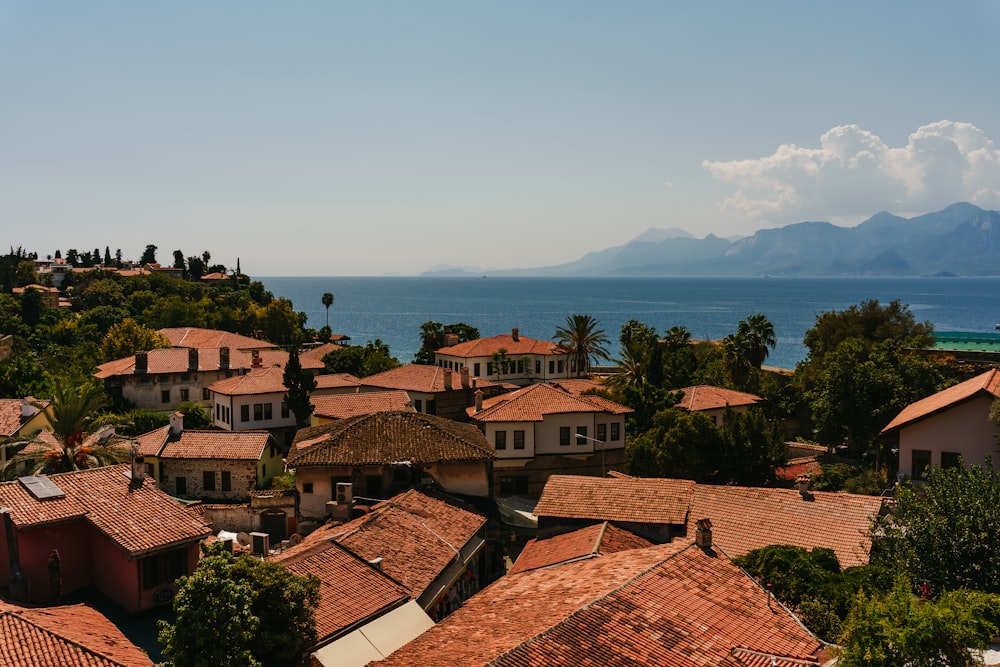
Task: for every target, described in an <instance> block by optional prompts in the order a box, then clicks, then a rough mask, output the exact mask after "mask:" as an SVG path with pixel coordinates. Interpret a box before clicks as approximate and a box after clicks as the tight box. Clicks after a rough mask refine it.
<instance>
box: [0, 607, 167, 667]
mask: <svg viewBox="0 0 1000 667" xmlns="http://www.w3.org/2000/svg"><path fill="white" fill-rule="evenodd" d="M0 664H3V665H5V666H7V667H64V666H65V665H74V666H82V667H152V666H153V661H152V660H150V659H149V656H147V655H146V654H145V653H144V652H143V651H142V650H141V649H139V648H138V647H137V646H135V645H134V644H133V643H132V642H131V641H129V639H128V638H127V637H126V636H125V635H124V634H122V632H121V630H119V629H118V628H117V627H116V626H115V625H114V623H112V622H111V621H109V620H108V619H107V618H106V617H105V616H104V615H103V614H101V613H100V612H98V611H97V610H95V609H91V608H90V607H87V606H86V605H82V604H79V605H64V606H58V607H33V608H27V607H19V606H16V605H11V604H6V603H3V602H0Z"/></svg>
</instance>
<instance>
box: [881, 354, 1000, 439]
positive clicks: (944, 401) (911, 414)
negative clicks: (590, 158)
mask: <svg viewBox="0 0 1000 667" xmlns="http://www.w3.org/2000/svg"><path fill="white" fill-rule="evenodd" d="M979 395H984V396H989V397H991V398H1000V370H997V369H995V368H994V369H991V370H988V371H986V372H985V373H981V374H980V375H977V376H976V377H974V378H972V379H970V380H966V381H965V382H960V383H959V384H956V385H954V386H952V387H948V388H947V389H944V390H943V391H939V392H938V393H936V394H931V395H930V396H928V397H927V398H922V399H920V400H919V401H917V402H916V403H910V404H909V405H908V406H906V407H905V408H903V411H902V412H900V413H899V414H898V415H896V418H895V419H893V420H892V421H891V422H889V424H888V425H887V426H886V427H885V428H884V429H882V433H886V432H887V431H891V430H893V429H896V428H901V427H903V426H907V425H909V424H912V423H913V422H915V421H919V420H921V419H924V418H926V417H930V416H931V415H933V414H937V413H938V412H941V411H942V410H945V409H947V408H950V407H952V406H953V405H956V404H958V403H963V402H965V401H967V400H969V399H971V398H974V397H975V396H979Z"/></svg>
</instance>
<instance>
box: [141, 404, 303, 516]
mask: <svg viewBox="0 0 1000 667" xmlns="http://www.w3.org/2000/svg"><path fill="white" fill-rule="evenodd" d="M137 440H138V441H139V454H140V455H142V457H143V461H144V463H145V465H146V471H147V474H149V475H150V476H151V477H153V479H155V480H157V481H158V482H159V485H160V488H161V489H163V490H164V491H166V492H167V493H169V494H170V495H172V496H177V497H179V498H198V499H201V500H228V501H247V500H249V499H250V491H252V490H253V489H262V488H266V487H267V485H268V484H269V483H270V480H271V478H272V477H273V476H274V475H276V474H278V473H281V472H283V471H284V464H283V461H282V457H281V448H280V447H279V446H278V443H277V442H275V440H274V438H273V437H272V436H271V434H270V433H268V432H267V431H188V430H185V429H184V415H182V414H181V413H179V412H175V413H174V414H172V415H171V416H170V424H169V425H168V426H164V427H162V428H158V429H156V430H154V431H150V432H149V433H146V434H144V435H140V436H139V437H138V438H137Z"/></svg>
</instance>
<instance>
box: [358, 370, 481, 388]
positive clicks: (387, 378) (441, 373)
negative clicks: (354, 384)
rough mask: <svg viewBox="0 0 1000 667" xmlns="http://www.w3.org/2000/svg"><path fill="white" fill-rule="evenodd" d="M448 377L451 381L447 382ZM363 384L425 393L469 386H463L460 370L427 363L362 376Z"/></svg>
mask: <svg viewBox="0 0 1000 667" xmlns="http://www.w3.org/2000/svg"><path fill="white" fill-rule="evenodd" d="M446 379H448V380H449V381H448V382H445V380H446ZM470 382H471V380H470ZM361 384H362V385H364V386H366V387H379V388H382V389H404V390H406V391H418V392H421V393H424V394H438V393H441V392H444V391H454V390H460V389H468V388H469V387H462V375H461V373H460V372H459V371H451V370H448V369H445V368H442V367H441V366H429V365H427V364H406V365H405V366H400V367H399V368H393V369H392V370H388V371H383V372H381V373H376V374H375V375H369V376H368V377H366V378H362V380H361Z"/></svg>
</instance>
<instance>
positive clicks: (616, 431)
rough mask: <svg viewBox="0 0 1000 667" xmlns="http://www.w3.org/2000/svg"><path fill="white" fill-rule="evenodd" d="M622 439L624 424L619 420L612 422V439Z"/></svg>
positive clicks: (613, 440)
mask: <svg viewBox="0 0 1000 667" xmlns="http://www.w3.org/2000/svg"><path fill="white" fill-rule="evenodd" d="M621 439H622V425H621V424H619V423H618V422H611V441H612V442H615V441H616V440H621Z"/></svg>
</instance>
